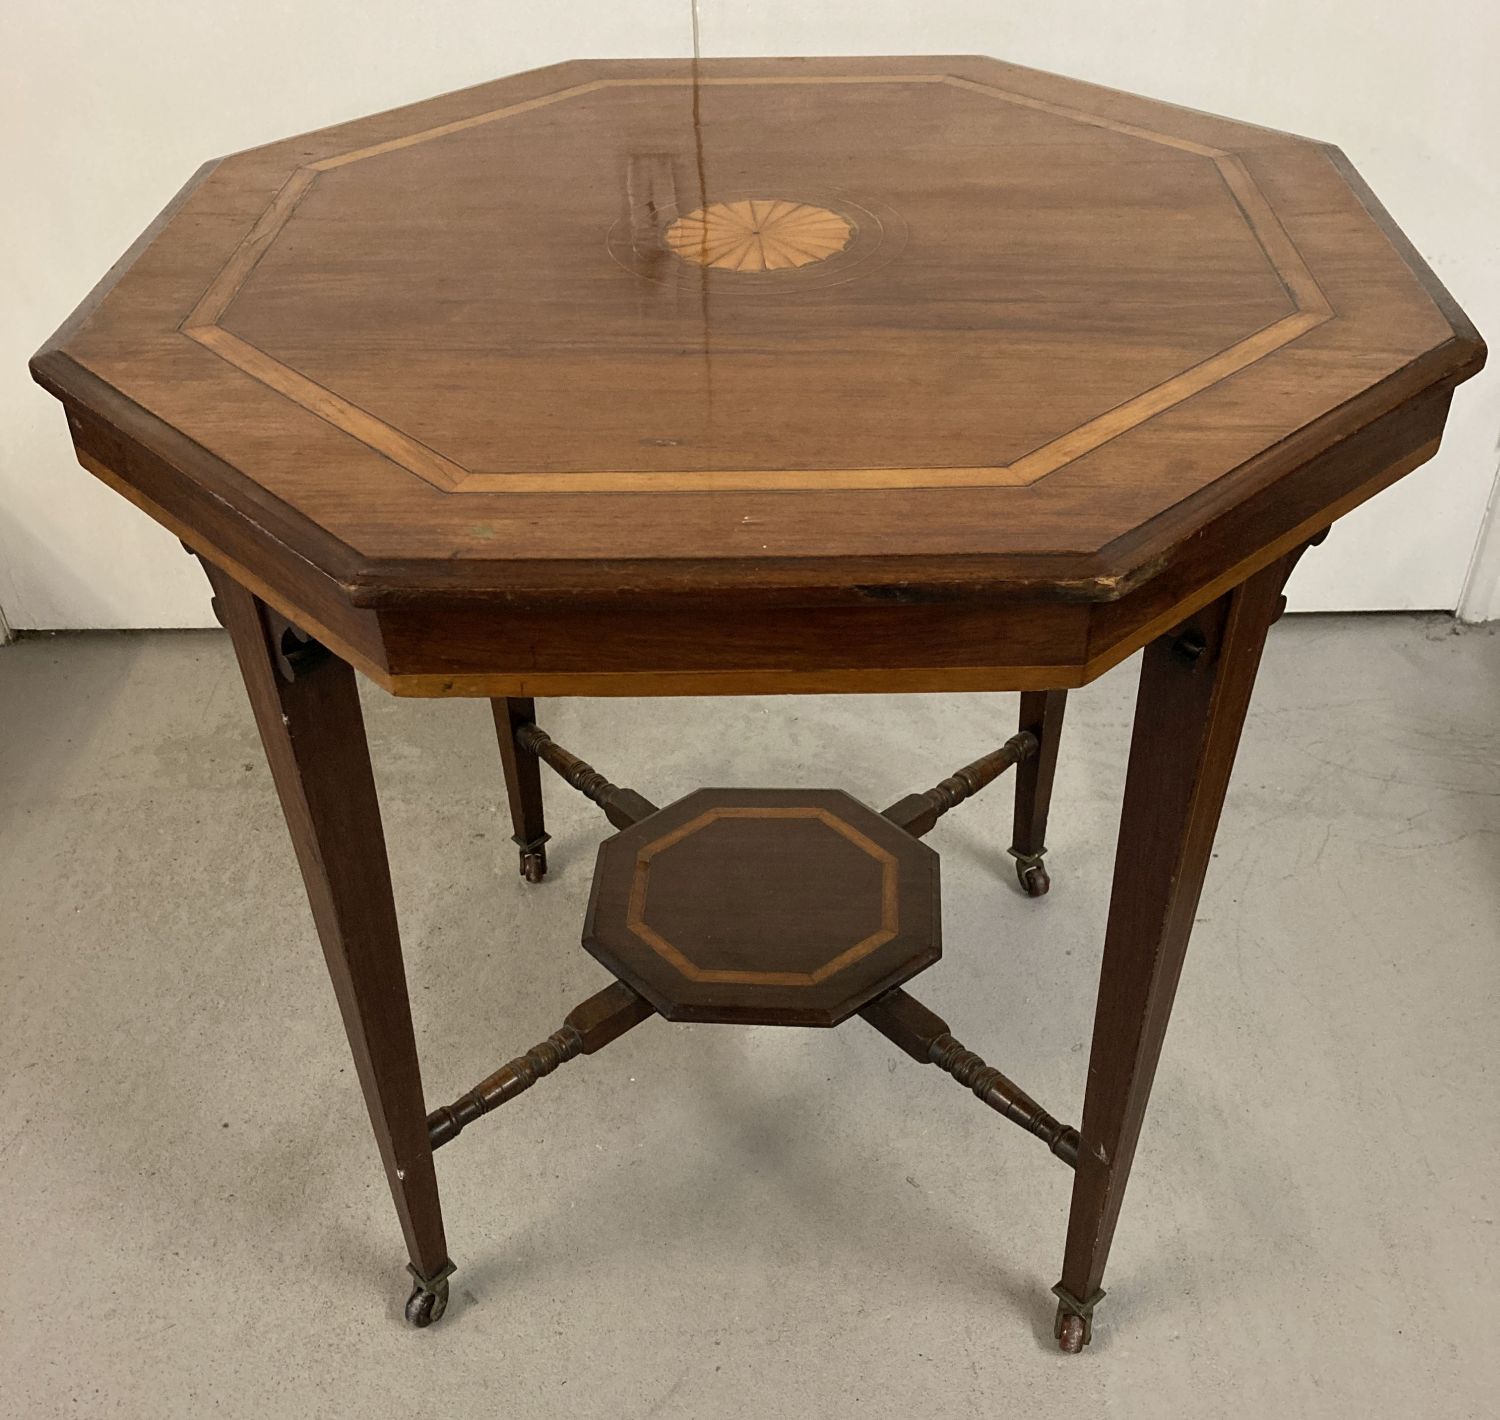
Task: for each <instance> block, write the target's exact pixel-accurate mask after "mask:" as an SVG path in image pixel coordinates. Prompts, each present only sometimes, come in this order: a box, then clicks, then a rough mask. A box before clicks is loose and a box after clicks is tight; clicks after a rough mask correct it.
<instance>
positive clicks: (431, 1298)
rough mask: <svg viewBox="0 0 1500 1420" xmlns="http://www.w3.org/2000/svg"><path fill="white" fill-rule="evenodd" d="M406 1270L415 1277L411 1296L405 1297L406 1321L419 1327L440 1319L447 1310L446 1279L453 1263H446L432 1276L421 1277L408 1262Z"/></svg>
mask: <svg viewBox="0 0 1500 1420" xmlns="http://www.w3.org/2000/svg"><path fill="white" fill-rule="evenodd" d="M406 1270H407V1271H408V1272H410V1273H411V1275H412V1276H413V1277H415V1278H416V1282H415V1284H414V1285H413V1286H412V1289H411V1296H409V1297H408V1298H407V1299H406V1319H407V1321H409V1322H410V1323H411V1324H412V1325H413V1326H415V1327H417V1328H419V1329H420V1328H421V1327H424V1326H431V1325H432V1323H433V1322H435V1321H441V1320H442V1316H443V1313H444V1312H445V1311H447V1310H448V1279H449V1277H451V1276H452V1275H453V1264H452V1263H451V1262H450V1263H448V1264H447V1265H446V1266H445V1267H444V1268H443V1270H442V1271H441V1272H439V1273H438V1275H437V1276H436V1277H434V1278H427V1277H423V1276H422V1274H421V1273H420V1272H418V1271H417V1269H416V1268H415V1267H412V1266H411V1265H410V1264H408V1266H407V1269H406Z"/></svg>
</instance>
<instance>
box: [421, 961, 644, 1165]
mask: <svg viewBox="0 0 1500 1420" xmlns="http://www.w3.org/2000/svg"><path fill="white" fill-rule="evenodd" d="M655 1014H656V1008H655V1007H654V1006H653V1005H652V1004H651V1003H650V1002H649V1001H647V1000H646V998H645V997H644V996H641V995H639V994H637V993H636V992H635V991H633V990H631V988H630V987H628V986H627V985H626V984H625V983H624V982H623V981H616V982H615V983H614V984H613V985H611V986H606V987H605V988H604V990H603V991H600V992H598V993H596V994H595V995H593V996H590V997H589V999H588V1000H587V1001H585V1002H584V1003H583V1004H582V1005H581V1006H577V1007H575V1008H574V1009H573V1010H571V1011H569V1012H568V1015H567V1019H566V1020H565V1021H564V1022H563V1027H562V1029H561V1030H557V1031H553V1033H552V1034H551V1035H549V1036H548V1037H547V1039H546V1040H544V1041H543V1042H542V1043H541V1044H540V1045H534V1046H532V1048H531V1049H530V1050H528V1051H527V1052H526V1053H525V1054H524V1055H518V1056H517V1057H516V1058H515V1059H514V1060H511V1061H508V1062H507V1063H506V1064H504V1065H502V1066H501V1067H500V1068H499V1069H498V1070H496V1071H495V1073H494V1074H493V1075H491V1076H489V1077H488V1078H487V1079H484V1080H481V1081H480V1082H479V1084H477V1085H475V1086H474V1088H473V1089H472V1090H470V1091H469V1092H468V1094H466V1095H463V1096H461V1097H460V1098H459V1099H456V1100H455V1101H454V1102H453V1103H452V1104H450V1105H445V1106H444V1107H443V1108H442V1109H435V1110H433V1112H432V1113H431V1114H429V1115H428V1116H427V1134H428V1137H429V1138H430V1139H431V1140H432V1147H433V1148H434V1149H437V1148H440V1147H441V1146H442V1145H444V1144H446V1143H447V1142H448V1141H449V1140H450V1139H456V1138H458V1136H459V1135H460V1134H461V1133H463V1131H464V1129H465V1128H466V1127H467V1126H468V1125H470V1124H472V1123H473V1122H474V1121H475V1120H476V1119H478V1118H479V1117H480V1116H481V1115H485V1114H488V1113H489V1112H490V1111H491V1110H492V1109H498V1108H499V1107H500V1106H501V1105H502V1104H507V1103H509V1102H510V1101H511V1100H513V1099H515V1097H516V1096H517V1095H519V1094H521V1093H523V1092H524V1091H526V1090H529V1089H530V1088H531V1087H532V1086H533V1085H534V1084H536V1082H537V1081H538V1080H540V1079H541V1078H542V1076H544V1075H550V1074H551V1073H552V1072H553V1071H554V1070H555V1069H557V1067H558V1066H559V1065H561V1064H562V1063H563V1062H564V1061H567V1060H571V1059H573V1057H574V1056H576V1055H592V1054H593V1053H594V1052H595V1051H596V1050H602V1049H603V1048H604V1047H605V1046H606V1045H608V1044H609V1043H610V1042H611V1041H612V1040H618V1039H619V1038H620V1037H621V1036H622V1035H624V1034H625V1032H626V1031H628V1030H629V1029H630V1028H631V1027H632V1026H638V1025H640V1023H641V1022H642V1021H644V1020H645V1019H646V1018H647V1017H648V1016H652V1015H655Z"/></svg>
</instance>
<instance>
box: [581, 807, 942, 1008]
mask: <svg viewBox="0 0 1500 1420" xmlns="http://www.w3.org/2000/svg"><path fill="white" fill-rule="evenodd" d="M583 945H584V947H585V948H586V949H587V950H588V951H589V952H591V953H592V954H593V955H594V956H596V957H597V958H598V959H599V960H600V961H601V962H603V963H604V965H605V966H606V967H608V968H609V969H610V970H611V971H612V972H614V973H615V974H616V975H617V976H619V977H620V978H621V979H622V980H624V981H626V982H628V983H629V984H630V985H631V986H633V987H634V988H635V989H636V990H637V991H639V992H640V993H641V994H642V995H643V996H645V997H646V998H647V999H648V1000H649V1001H650V1002H651V1003H652V1004H653V1005H654V1006H655V1007H656V1009H657V1010H658V1011H660V1012H661V1014H662V1015H663V1016H665V1017H666V1018H667V1019H668V1020H674V1021H681V1020H686V1021H728V1022H734V1023H745V1024H762V1025H812V1026H832V1025H837V1024H838V1023H839V1022H840V1021H842V1020H844V1019H846V1018H847V1017H849V1016H850V1015H852V1014H853V1013H854V1012H855V1011H857V1010H858V1009H859V1008H860V1007H861V1006H863V1005H864V1004H865V1003H866V1002H867V1001H870V1000H871V999H873V998H874V997H875V996H878V995H879V994H880V993H881V992H883V991H887V990H889V989H890V988H891V987H892V986H895V985H898V984H899V983H901V982H903V981H905V980H907V979H908V978H910V977H912V976H914V975H916V973H917V972H919V971H922V970H923V969H924V968H926V967H928V966H930V965H931V964H932V963H933V962H935V961H936V960H938V958H939V957H940V956H941V955H942V936H941V926H940V918H939V911H938V860H937V855H936V854H935V853H934V852H933V851H932V850H931V849H930V848H928V847H926V846H925V845H924V844H921V843H918V842H917V841H916V839H914V838H912V837H911V836H910V835H908V834H906V833H904V832H902V831H901V830H900V829H898V828H897V827H896V826H895V825H894V824H892V823H891V822H890V821H889V820H887V819H885V818H882V817H881V816H880V815H879V814H877V813H875V812H874V811H873V810H871V809H869V808H867V807H866V806H865V805H863V804H861V803H859V801H858V800H856V799H852V798H850V797H849V795H847V794H844V793H841V792H839V791H837V790H831V789H806V790H790V789H699V790H697V791H696V792H695V793H692V794H689V795H687V796H686V797H685V798H682V799H678V800H677V801H676V802H675V803H673V804H669V805H667V807H666V808H664V809H663V810H662V811H661V812H660V813H658V814H655V815H653V816H652V817H651V818H648V819H646V820H645V821H644V822H642V823H639V824H637V825H636V826H635V827H633V828H629V829H626V830H625V831H624V832H622V833H617V834H616V835H615V836H614V837H613V838H610V839H607V840H606V841H605V842H604V843H603V844H602V845H601V846H600V849H599V863H598V867H597V868H596V870H595V873H594V885H593V891H592V893H591V894H590V897H589V908H588V916H587V918H586V919H585V922H584V932H583Z"/></svg>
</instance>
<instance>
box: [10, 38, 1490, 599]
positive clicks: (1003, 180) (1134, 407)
mask: <svg viewBox="0 0 1500 1420" xmlns="http://www.w3.org/2000/svg"><path fill="white" fill-rule="evenodd" d="M1483 353H1484V347H1483V345H1482V343H1481V342H1480V341H1479V339H1478V337H1477V335H1476V334H1475V332H1474V330H1473V328H1472V327H1471V326H1470V325H1469V324H1468V322H1467V321H1466V319H1465V318H1464V317H1463V315H1462V313H1461V312H1460V311H1459V310H1458V309H1457V307H1456V306H1455V305H1454V304H1453V302H1452V300H1451V299H1450V298H1449V297H1448V296H1447V294H1446V293H1445V292H1444V291H1443V289H1442V287H1441V286H1440V285H1439V284H1438V282H1437V281H1436V279H1435V278H1434V277H1433V276H1432V274H1431V272H1430V271H1429V270H1428V269H1427V267H1426V266H1425V265H1424V264H1423V263H1422V261H1421V259H1420V258H1419V257H1418V256H1417V255H1416V254H1415V252H1414V251H1413V250H1412V249H1411V247H1410V245H1409V244H1408V243H1407V242H1406V241H1405V239H1404V238H1403V237H1402V235H1401V233H1400V232H1399V231H1398V230H1397V229H1396V228H1395V226H1394V225H1393V224H1392V222H1391V221H1390V219H1389V217H1388V216H1387V215H1386V214H1385V213H1384V212H1383V210H1382V209H1381V208H1380V207H1379V205H1378V203H1377V202H1376V201H1375V200H1374V199H1373V198H1372V196H1371V195H1370V194H1369V192H1368V191H1367V189H1366V188H1365V187H1364V185H1363V183H1362V182H1361V181H1360V180H1359V178H1358V176H1357V175H1356V174H1355V173H1354V172H1353V171H1352V169H1351V168H1350V167H1349V165H1348V164H1347V162H1346V161H1345V160H1344V159H1343V157H1342V156H1341V155H1340V154H1339V153H1338V152H1337V150H1335V149H1332V148H1329V147H1327V146H1325V145H1323V144H1320V143H1316V142H1311V141H1308V140H1305V139H1302V138H1297V137H1293V136H1290V135H1287V134H1283V133H1277V132H1272V131H1270V130H1267V129H1263V128H1258V127H1252V126H1250V125H1248V124H1244V123H1238V122H1231V121H1229V120H1227V119H1222V118H1216V117H1212V116H1209V115H1206V114H1200V113H1195V112H1191V111H1188V110H1185V109H1180V108H1176V107H1173V106H1171V105H1168V104H1163V103H1158V102H1154V101H1151V100H1148V99H1143V98H1138V97H1134V96H1131V95H1127V94H1123V93H1118V92H1115V91H1112V90H1108V89H1103V88H1099V87H1095V86H1093V85H1089V84H1083V83H1079V82H1076V81H1073V80H1068V79H1062V78H1057V77H1054V76H1051V75H1047V74H1042V73H1038V72H1035V71H1031V70H1025V69H1020V68H1017V67H1015V66H1012V65H1008V64H1003V63H1000V62H997V61H995V60H990V59H977V58H926V59H827V60H823V59H819V60H812V59H784V60H710V61H704V62H702V63H701V64H698V65H693V64H691V63H688V62H685V61H675V60H674V61H609V62H595V61H588V62H578V63H572V64H563V65H558V66H554V67H552V68H548V69H541V70H537V71H534V72H531V73H527V74H521V75H516V76H514V77H512V78H508V79H503V80H500V81H499V82H497V83H494V84H489V85H484V86H481V87H479V88H475V89H470V90H466V91H463V92H460V93H455V94H450V95H447V96H444V97H442V98H437V99H433V100H431V101H430V102H427V103H421V104H416V105H413V106H411V107H409V108H404V109H398V110H395V111H392V112H389V113H385V114H380V115H376V116H374V117H371V118H366V119H361V120H358V121H356V122H352V123H347V124H343V125H340V126H337V127H334V128H329V129H325V130H322V131H320V132H317V133H312V134H308V135H304V136H302V137H298V138H293V139H289V140H287V141H285V142H280V143H273V144H271V145H269V146H266V147H262V148H257V149H252V150H250V151H248V152H245V153H240V154H237V155H235V156H233V157H229V158H226V159H223V160H221V161H220V162H218V163H216V164H210V165H208V166H206V167H205V168H204V169H203V170H202V171H200V173H199V174H198V175H197V176H196V177H195V178H194V179H193V181H192V182H191V183H190V184H189V185H188V187H187V188H186V189H184V191H183V192H182V193H181V194H180V195H179V197H178V198H177V199H176V201H175V202H174V203H173V204H172V206H171V207H170V208H169V209H168V210H167V211H166V212H165V213H163V214H162V216H161V218H160V219H159V220H158V221H157V223H156V224H155V225H154V226H153V227H152V228H151V229H150V231H148V232H147V233H146V234H145V235H144V236H143V237H142V239H141V240H140V242H138V243H137V245H136V246H135V247H134V248H133V249H132V250H131V252H129V253H128V254H127V256H126V257H125V258H124V259H123V260H122V262H121V263H120V265H119V266H117V267H116V269H115V270H114V271H113V272H111V273H110V275H109V276H108V277H107V278H106V279H105V281H104V282H103V283H102V284H101V286H100V288H99V289H98V290H97V291H96V292H95V293H94V294H93V296H92V297H91V298H90V300H89V301H88V302H87V303H86V304H85V305H84V306H83V307H82V308H80V310H79V312H78V313H77V314H76V315H75V316H74V318H73V319H72V320H71V321H70V322H69V323H68V324H67V325H66V326H64V328H63V329H62V330H61V331H60V332H59V333H58V335H57V336H56V337H55V338H54V340H53V341H52V342H51V343H50V344H49V345H48V346H47V347H45V348H44V349H43V351H42V352H40V353H39V354H38V356H37V357H36V358H35V360H34V361H33V370H34V373H35V375H36V377H37V378H38V379H39V380H40V381H41V382H42V383H43V384H44V385H46V386H47V387H48V388H50V389H51V390H53V391H54V392H55V393H57V394H59V395H60V396H61V397H63V399H64V401H65V402H66V403H67V404H68V406H69V409H70V412H71V413H72V415H73V429H74V435H75V440H76V441H77V443H78V446H79V450H80V454H81V456H82V457H83V459H84V462H85V463H86V464H87V465H88V466H89V467H90V468H92V469H94V471H95V472H98V473H100V475H101V476H103V477H106V478H107V479H108V480H109V481H110V482H112V483H113V484H114V485H115V486H116V487H117V488H119V489H120V491H122V492H124V493H126V494H127V496H130V497H132V498H134V499H135V500H136V501H137V502H139V503H141V504H143V505H144V506H146V507H147V508H148V509H149V510H150V511H152V512H153V514H154V515H156V516H158V517H160V518H161V519H162V520H163V521H165V522H168V523H169V525H172V526H175V527H177V528H178V530H179V531H180V532H182V533H183V534H184V535H185V536H188V537H189V539H190V540H194V541H195V545H199V546H203V545H205V544H206V546H207V548H208V549H209V550H215V551H217V552H219V553H221V554H223V555H224V557H225V560H226V561H228V562H229V563H230V564H231V565H236V566H240V567H248V568H249V569H250V571H251V572H252V573H254V574H256V575H257V576H263V577H264V578H265V579H266V580H267V581H268V582H269V583H271V584H273V585H275V584H277V575H276V574H275V573H274V570H266V569H274V567H277V566H279V567H283V568H285V567H290V566H292V565H293V564H297V565H304V566H310V567H312V568H315V569H316V570H317V571H318V572H319V573H320V574H322V575H324V576H325V577H326V578H327V579H328V580H329V582H330V584H331V585H332V586H334V587H335V588H336V589H337V590H336V595H337V596H338V597H341V598H345V599H347V601H348V602H349V603H350V604H351V605H354V606H378V605H382V604H389V603H398V602H399V603H402V604H410V603H412V602H415V601H421V600H422V599H423V598H438V599H440V598H444V597H448V598H451V597H453V596H455V595H466V594H474V595H485V594H489V595H495V594H509V595H519V596H546V595H550V594H553V593H566V594H569V595H580V594H588V593H590V592H596V593H608V594H613V593H614V592H615V591H617V590H618V589H619V588H621V587H628V588H631V589H634V590H636V591H639V592H640V593H641V594H642V595H650V594H652V593H659V592H667V591H673V590H677V591H680V590H682V589H700V590H701V589H708V590H714V589H722V590H728V591H745V590H750V589H768V588H781V589H787V588H794V589H801V590H804V591H808V592H811V591H812V590H813V589H817V588H823V589H830V588H832V589H840V588H843V589H847V588H850V587H863V586H879V587H881V588H895V589H897V591H896V592H895V593H893V594H896V595H920V594H922V593H923V591H924V590H931V589H939V588H941V589H948V590H951V589H954V588H963V589H967V590H968V591H971V592H972V591H975V590H978V591H981V592H990V593H995V594H999V593H1003V592H1008V591H1014V590H1017V589H1023V590H1024V591H1025V593H1026V594H1027V595H1028V596H1035V597H1042V598H1047V597H1057V598H1064V599H1066V600H1068V601H1071V602H1077V601H1084V602H1090V601H1113V600H1116V599H1118V598H1119V597H1121V596H1122V595H1124V594H1125V593H1127V592H1128V591H1130V590H1131V589H1133V588H1135V587H1138V586H1140V585H1141V584H1142V583H1144V582H1145V581H1147V580H1149V579H1150V578H1151V577H1153V576H1155V575H1157V574H1158V573H1159V572H1160V571H1161V569H1162V568H1163V567H1164V566H1167V565H1168V564H1170V562H1171V561H1172V559H1173V558H1174V557H1175V556H1177V555H1178V552H1179V550H1180V549H1182V548H1183V547H1185V546H1188V545H1190V544H1191V543H1192V541H1193V539H1194V538H1195V536H1197V535H1199V534H1200V533H1202V532H1203V531H1204V530H1205V529H1206V528H1209V527H1210V526H1211V525H1213V524H1214V523H1215V520H1217V519H1221V518H1222V517H1223V516H1224V515H1225V513H1226V512H1227V511H1231V510H1233V509H1234V508H1235V507H1236V506H1237V505H1240V504H1242V503H1248V502H1249V501H1250V500H1252V499H1255V498H1257V497H1262V496H1263V495H1264V494H1265V493H1266V491H1267V490H1268V489H1277V490H1280V489H1283V488H1284V489H1286V490H1287V495H1288V496H1287V499H1286V500H1285V501H1286V506H1287V507H1289V508H1290V507H1292V506H1293V505H1294V504H1296V502H1297V499H1296V496H1295V484H1296V480H1297V479H1298V478H1299V477H1301V476H1302V474H1303V471H1304V469H1305V468H1306V466H1307V465H1308V463H1309V461H1310V460H1313V459H1315V458H1316V456H1317V455H1319V454H1320V453H1323V452H1325V451H1327V450H1329V449H1331V448H1333V447H1335V446H1337V445H1338V444H1339V443H1340V441H1342V440H1344V439H1346V438H1348V437H1349V436H1350V435H1351V434H1353V433H1354V432H1355V431H1358V430H1360V429H1362V428H1365V427H1366V426H1369V425H1370V424H1371V423H1372V422H1373V421H1376V420H1378V419H1379V418H1381V416H1384V415H1388V414H1390V413H1391V411H1393V410H1397V409H1399V408H1401V407H1402V406H1404V405H1406V404H1408V403H1410V402H1411V401H1412V400H1414V399H1416V398H1417V397H1419V396H1420V395H1422V394H1423V393H1424V392H1425V391H1429V390H1432V389H1433V388H1434V387H1447V388H1451V386H1452V385H1453V384H1454V383H1456V381H1457V380H1459V379H1462V378H1465V377H1466V376H1467V375H1469V374H1472V373H1473V372H1474V371H1475V370H1477V369H1478V368H1479V366H1480V364H1481V363H1482V361H1483ZM1357 481H1358V480H1354V479H1352V478H1351V480H1350V481H1349V482H1348V486H1347V487H1340V488H1336V489H1333V490H1332V492H1333V493H1334V494H1336V495H1339V496H1345V497H1347V496H1348V495H1350V494H1351V493H1352V491H1353V489H1354V488H1355V486H1356V483H1357ZM1320 496H1321V495H1320ZM1304 501H1305V500H1304ZM1328 501H1329V500H1328V499H1326V498H1325V499H1324V503H1325V504H1326V503H1327V502H1328ZM1304 512H1305V510H1304ZM1257 516H1258V518H1260V515H1257ZM1289 518H1290V515H1289ZM1260 521H1261V524H1263V526H1262V527H1261V530H1260V531H1256V532H1253V533H1249V534H1247V533H1239V534H1236V537H1237V538H1238V539H1239V541H1240V543H1241V544H1242V546H1240V547H1238V548H1237V549H1232V551H1237V552H1240V553H1242V552H1243V551H1244V550H1245V546H1244V545H1243V544H1245V543H1246V542H1247V540H1248V541H1249V542H1256V541H1260V540H1268V539H1269V538H1270V537H1271V536H1273V535H1280V534H1282V533H1285V532H1287V530H1288V528H1290V526H1291V521H1289V520H1283V521H1285V522H1286V526H1281V525H1279V524H1277V525H1276V526H1271V525H1270V524H1265V523H1264V519H1263V518H1260ZM1271 522H1272V523H1275V519H1274V518H1273V519H1272V520H1271ZM1226 556H1228V553H1227V552H1226ZM1220 560H1221V561H1223V559H1220ZM1225 565H1227V563H1226V564H1225ZM288 575H290V574H288Z"/></svg>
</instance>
